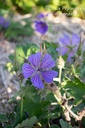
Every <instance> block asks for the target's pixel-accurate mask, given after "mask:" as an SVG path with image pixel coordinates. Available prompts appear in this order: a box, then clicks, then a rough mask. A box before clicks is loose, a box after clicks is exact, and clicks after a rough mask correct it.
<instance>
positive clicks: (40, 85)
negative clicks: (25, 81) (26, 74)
mask: <svg viewBox="0 0 85 128" xmlns="http://www.w3.org/2000/svg"><path fill="white" fill-rule="evenodd" d="M31 82H32V84H33V85H34V86H35V87H37V88H39V89H42V88H44V85H43V82H42V80H41V78H40V76H39V74H38V73H36V74H35V75H34V76H33V77H32V78H31Z"/></svg>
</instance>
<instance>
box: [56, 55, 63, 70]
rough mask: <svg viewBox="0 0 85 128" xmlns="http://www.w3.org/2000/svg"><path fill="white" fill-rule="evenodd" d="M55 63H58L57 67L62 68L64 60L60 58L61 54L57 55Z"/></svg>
mask: <svg viewBox="0 0 85 128" xmlns="http://www.w3.org/2000/svg"><path fill="white" fill-rule="evenodd" d="M57 65H58V68H61V69H62V68H64V65H65V62H64V60H63V58H62V56H60V57H59V59H58V60H57Z"/></svg>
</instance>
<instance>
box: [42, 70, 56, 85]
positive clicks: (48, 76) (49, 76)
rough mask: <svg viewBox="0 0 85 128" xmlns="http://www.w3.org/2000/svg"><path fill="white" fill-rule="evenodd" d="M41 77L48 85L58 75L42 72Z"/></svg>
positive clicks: (54, 72) (52, 72)
mask: <svg viewBox="0 0 85 128" xmlns="http://www.w3.org/2000/svg"><path fill="white" fill-rule="evenodd" d="M41 75H42V77H43V79H44V80H45V81H46V82H47V83H50V82H52V81H53V78H55V77H56V76H57V75H58V72H56V71H54V70H49V71H43V72H41Z"/></svg>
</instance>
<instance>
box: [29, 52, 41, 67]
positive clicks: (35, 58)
mask: <svg viewBox="0 0 85 128" xmlns="http://www.w3.org/2000/svg"><path fill="white" fill-rule="evenodd" d="M40 59H41V53H40V52H37V53H36V54H32V55H30V56H29V58H28V60H29V62H30V63H31V65H32V66H34V67H38V65H39V63H40Z"/></svg>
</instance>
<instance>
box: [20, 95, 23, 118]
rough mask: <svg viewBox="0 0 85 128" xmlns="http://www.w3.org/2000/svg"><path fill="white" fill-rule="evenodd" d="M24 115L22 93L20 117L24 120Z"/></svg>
mask: <svg viewBox="0 0 85 128" xmlns="http://www.w3.org/2000/svg"><path fill="white" fill-rule="evenodd" d="M22 116H23V95H21V108H20V117H21V120H22Z"/></svg>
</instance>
